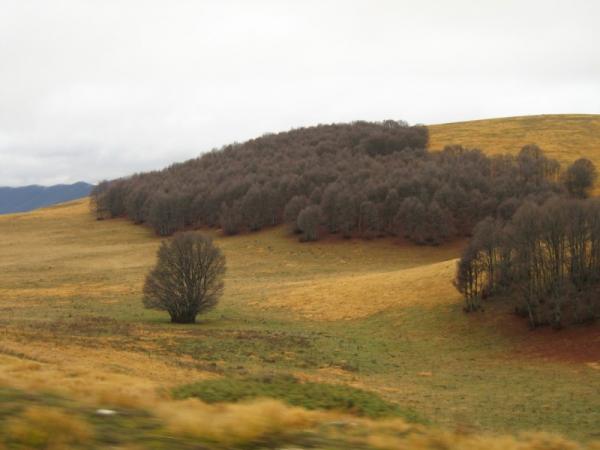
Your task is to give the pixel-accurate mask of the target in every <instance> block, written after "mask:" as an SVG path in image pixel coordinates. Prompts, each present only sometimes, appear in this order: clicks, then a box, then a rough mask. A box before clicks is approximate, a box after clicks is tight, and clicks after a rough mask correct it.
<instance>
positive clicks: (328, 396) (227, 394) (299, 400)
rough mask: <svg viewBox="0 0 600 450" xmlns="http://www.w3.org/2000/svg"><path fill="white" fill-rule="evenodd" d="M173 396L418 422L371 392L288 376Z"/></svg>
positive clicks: (235, 381) (227, 382) (181, 390)
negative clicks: (275, 403) (266, 401)
mask: <svg viewBox="0 0 600 450" xmlns="http://www.w3.org/2000/svg"><path fill="white" fill-rule="evenodd" d="M173 395H174V397H175V398H178V399H183V398H189V397H195V398H198V399H200V400H202V401H205V402H207V403H221V402H240V401H246V400H251V399H256V398H274V399H278V400H281V401H283V402H285V403H288V404H290V405H292V406H301V407H303V408H306V409H324V410H336V411H341V412H350V413H353V414H356V415H359V416H366V417H373V418H375V417H394V416H395V417H404V418H406V419H409V420H412V421H420V419H419V418H418V417H417V415H416V414H415V413H414V412H412V411H408V410H405V409H402V408H400V406H398V405H396V404H394V403H390V402H387V401H385V400H383V399H381V398H380V397H379V396H378V395H377V394H375V393H372V392H368V391H364V390H361V389H356V388H353V387H350V386H346V385H333V384H324V383H312V382H301V381H299V380H298V379H296V378H294V377H293V376H290V375H268V376H262V377H251V378H241V379H239V378H220V379H216V380H207V381H201V382H199V383H195V384H189V385H185V386H181V387H178V388H176V389H175V390H174V391H173Z"/></svg>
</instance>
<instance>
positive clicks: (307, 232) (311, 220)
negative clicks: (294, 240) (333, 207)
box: [298, 205, 321, 242]
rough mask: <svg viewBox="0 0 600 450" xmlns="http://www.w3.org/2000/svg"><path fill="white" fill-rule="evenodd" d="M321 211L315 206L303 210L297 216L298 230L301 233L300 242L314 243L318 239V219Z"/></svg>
mask: <svg viewBox="0 0 600 450" xmlns="http://www.w3.org/2000/svg"><path fill="white" fill-rule="evenodd" d="M320 215H321V210H320V208H319V207H318V206H316V205H310V206H307V207H306V208H304V209H303V210H302V211H301V212H300V215H299V216H298V229H299V230H300V231H301V232H302V235H301V236H300V240H301V241H305V242H306V241H316V240H318V239H319V217H320Z"/></svg>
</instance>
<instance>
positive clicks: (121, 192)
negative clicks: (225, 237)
mask: <svg viewBox="0 0 600 450" xmlns="http://www.w3.org/2000/svg"><path fill="white" fill-rule="evenodd" d="M427 142H428V130H427V128H426V127H424V126H412V127H411V126H408V125H407V124H406V123H403V122H396V121H384V122H352V123H347V124H331V125H317V126H313V127H306V128H300V129H294V130H291V131H287V132H281V133H277V134H269V135H264V136H261V137H259V138H256V139H252V140H249V141H247V142H244V143H239V144H237V143H236V144H232V145H228V146H225V147H223V148H221V149H219V150H215V151H212V152H210V153H207V154H204V155H202V156H200V157H199V158H196V159H192V160H189V161H185V162H182V163H178V164H174V165H172V166H170V167H167V168H165V169H163V170H160V171H155V172H149V173H143V174H136V175H134V176H132V177H128V178H123V179H118V180H113V181H110V182H103V183H101V184H100V185H99V186H98V187H97V188H96V189H95V190H94V192H93V194H92V198H93V200H94V204H95V207H96V208H95V209H96V214H97V216H98V218H101V219H102V218H111V217H127V218H129V219H131V220H132V221H134V222H135V223H138V224H145V225H147V226H150V227H151V228H152V229H153V230H154V231H155V232H156V233H157V234H158V235H161V236H168V235H171V234H173V233H174V232H176V231H178V230H182V229H185V228H187V227H219V228H221V229H222V230H224V231H225V233H227V234H230V235H234V234H237V233H240V232H247V231H258V230H261V229H263V228H268V227H272V226H275V225H279V224H282V223H286V224H288V225H289V226H290V227H291V228H294V229H295V230H296V231H297V232H298V234H299V235H300V236H299V238H300V240H303V241H314V240H319V239H320V238H321V237H323V236H325V235H332V234H338V235H341V236H343V237H345V238H350V237H358V236H360V237H364V238H368V239H370V238H374V237H381V236H396V235H400V236H404V237H406V238H407V239H409V240H410V241H412V242H415V243H418V244H425V245H438V244H440V243H442V242H445V241H451V240H453V239H456V238H460V237H464V236H468V235H469V234H470V233H471V232H472V230H473V227H474V226H475V225H476V224H477V223H478V222H480V221H481V220H482V219H484V218H485V217H487V216H495V217H499V218H502V219H503V220H506V219H507V218H510V217H511V216H512V214H513V213H514V212H515V211H516V210H517V209H518V207H519V205H521V204H522V203H523V202H525V201H531V202H535V203H543V202H544V201H545V200H546V199H547V198H549V197H551V196H562V195H567V194H569V192H568V191H567V189H566V187H565V186H564V185H563V183H562V179H561V178H560V176H559V175H560V170H561V167H560V164H559V163H558V162H557V161H556V160H554V159H552V158H549V157H547V156H546V155H545V154H544V153H543V151H542V150H541V149H540V148H539V147H538V146H536V145H527V146H522V147H519V149H518V155H517V156H516V157H514V156H512V155H504V156H502V157H491V156H489V155H486V154H485V153H483V152H481V151H480V150H477V149H469V148H466V147H464V146H460V145H454V146H449V147H447V148H444V150H442V151H428V150H427V149H426V146H427ZM587 188H588V186H586V187H585V188H584V189H583V191H582V192H584V193H585V191H586V190H587Z"/></svg>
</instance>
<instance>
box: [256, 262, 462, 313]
mask: <svg viewBox="0 0 600 450" xmlns="http://www.w3.org/2000/svg"><path fill="white" fill-rule="evenodd" d="M455 267H456V261H455V259H452V260H448V261H442V262H439V263H433V264H427V265H423V266H419V267H412V268H408V269H400V270H395V271H389V272H383V273H372V274H366V275H363V274H361V273H356V274H352V275H344V276H338V277H335V279H333V280H329V279H325V280H315V281H302V282H297V283H289V284H286V285H284V286H283V287H282V290H284V292H282V293H281V294H280V295H278V296H272V297H269V298H268V299H266V301H264V302H262V303H258V302H257V304H258V305H260V306H262V307H273V306H278V307H282V308H285V309H286V310H288V311H289V310H291V311H295V312H298V313H301V314H302V315H303V316H305V317H307V318H310V319H312V320H350V319H357V318H361V317H368V316H370V315H372V314H375V313H378V312H381V311H384V310H386V309H387V308H390V307H394V308H397V307H403V306H414V305H419V306H423V307H431V306H435V305H442V304H448V302H449V300H454V301H456V300H457V298H458V296H457V294H456V289H455V288H454V287H453V286H452V282H451V281H452V278H453V276H454V271H455Z"/></svg>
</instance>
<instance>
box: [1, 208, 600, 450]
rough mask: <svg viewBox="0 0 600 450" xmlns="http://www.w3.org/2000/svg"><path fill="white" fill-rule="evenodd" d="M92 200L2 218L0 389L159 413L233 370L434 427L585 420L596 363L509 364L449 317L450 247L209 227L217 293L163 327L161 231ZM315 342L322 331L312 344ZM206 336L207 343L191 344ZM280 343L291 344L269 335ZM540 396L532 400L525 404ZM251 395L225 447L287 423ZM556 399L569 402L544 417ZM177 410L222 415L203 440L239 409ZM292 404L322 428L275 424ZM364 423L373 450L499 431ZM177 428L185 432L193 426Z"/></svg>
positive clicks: (194, 416)
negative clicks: (152, 296) (353, 397)
mask: <svg viewBox="0 0 600 450" xmlns="http://www.w3.org/2000/svg"><path fill="white" fill-rule="evenodd" d="M88 208H89V205H88V201H87V200H82V201H77V202H72V203H69V204H65V205H60V206H58V207H54V208H48V209H44V210H39V211H36V212H33V213H29V214H18V215H9V216H3V217H0V311H1V312H2V314H1V315H0V326H1V327H2V333H1V334H0V382H1V383H2V384H4V385H6V386H15V387H21V388H25V389H34V390H49V389H50V390H60V391H61V392H63V393H66V394H68V395H70V396H72V397H74V398H77V399H79V401H81V402H84V401H88V402H89V401H91V402H92V403H95V404H99V405H123V406H129V407H131V406H136V407H142V408H148V409H149V410H152V411H155V412H157V414H159V413H158V411H162V412H161V413H160V415H161V417H162V420H163V421H165V423H167V422H169V420H168V419H167V417H168V416H169V414H172V413H173V414H174V412H173V411H174V410H176V409H177V408H178V405H179V404H178V403H173V402H171V401H169V400H165V395H164V394H165V391H167V390H168V389H169V388H170V387H173V386H175V385H179V384H183V383H187V382H191V381H197V380H199V379H203V378H206V377H210V376H217V375H216V374H215V373H214V372H211V373H208V372H207V371H206V370H205V369H206V367H207V366H211V365H212V366H211V367H213V368H217V369H218V368H222V367H225V368H228V367H229V370H237V367H238V366H242V368H243V370H247V371H250V372H252V371H258V370H264V369H265V368H268V369H273V370H285V371H287V372H293V373H295V374H297V375H298V376H299V377H304V378H305V379H313V380H318V381H322V382H331V383H340V382H341V383H350V384H352V385H355V386H359V387H363V388H367V389H371V390H375V391H377V392H379V393H381V394H382V395H384V396H385V397H386V398H387V399H390V400H394V401H399V402H401V403H402V404H403V405H406V406H408V407H414V408H415V409H417V410H418V412H419V413H422V414H423V415H425V416H427V417H430V418H432V420H434V422H436V423H438V424H441V425H443V426H447V427H454V426H457V425H462V424H466V425H467V426H469V427H472V428H473V429H476V430H481V429H483V430H497V431H498V432H513V431H518V430H521V429H530V428H534V429H538V428H539V427H538V426H537V425H538V423H539V424H540V427H543V429H549V430H558V431H560V432H563V433H564V432H569V433H570V432H573V434H574V435H575V436H576V437H579V436H588V435H589V433H590V432H591V431H592V429H591V428H592V427H591V426H590V423H593V422H594V418H595V417H597V415H594V414H596V413H595V412H594V411H595V410H596V409H595V407H596V406H597V405H598V402H597V401H596V399H595V398H594V396H593V392H595V391H597V388H598V386H599V385H598V377H597V373H598V371H597V370H596V369H594V367H595V364H596V363H597V362H596V361H592V360H589V361H584V363H582V364H579V365H569V364H567V365H564V364H562V363H560V362H559V363H553V362H551V361H550V362H549V361H538V362H535V361H534V362H531V361H528V362H526V363H523V362H521V361H517V360H513V358H512V357H511V356H512V355H511V354H510V353H509V352H510V351H511V350H512V349H513V348H517V347H518V348H521V347H522V344H523V341H520V340H519V339H521V337H518V338H516V340H515V341H514V342H513V341H511V340H507V339H506V338H505V337H502V336H501V335H500V334H499V333H497V330H494V329H491V330H490V329H486V328H485V325H483V326H482V324H481V323H479V321H480V320H481V318H475V317H471V316H465V315H462V314H460V298H459V295H458V294H457V293H456V292H455V291H454V289H453V287H452V286H451V284H450V280H451V278H452V274H453V271H454V261H455V258H456V257H457V255H458V254H459V251H460V248H461V246H462V243H460V242H458V243H456V244H453V245H445V246H441V247H437V248H432V247H417V246H411V245H406V244H403V243H399V242H395V241H394V240H389V239H381V240H374V241H370V242H366V241H361V240H351V241H344V240H341V239H332V240H329V241H322V242H316V243H310V244H299V243H298V242H297V241H296V239H295V237H293V236H290V235H289V232H288V231H287V230H286V229H285V228H283V227H280V228H276V229H271V230H266V231H263V232H260V233H254V234H248V235H242V236H235V237H231V238H223V237H221V236H220V235H218V233H213V234H214V235H215V238H216V240H217V244H218V245H219V246H221V247H222V249H223V251H224V252H225V255H226V257H227V262H228V273H227V277H226V290H225V295H224V297H223V300H222V302H221V304H220V306H219V308H218V310H217V311H216V312H215V313H213V314H212V315H211V316H210V319H209V320H208V321H207V323H203V324H199V325H197V326H195V327H173V326H171V325H169V324H168V323H167V322H166V317H165V316H164V315H163V314H160V313H155V312H149V311H146V310H144V309H143V308H142V305H141V287H142V283H143V279H144V275H145V274H146V272H147V271H148V269H149V268H150V267H151V265H152V264H153V263H154V258H155V252H156V249H157V247H158V245H159V243H160V240H159V239H157V238H156V237H154V236H153V235H152V234H151V232H150V231H149V230H147V229H146V228H144V227H139V226H134V225H132V224H131V223H129V222H126V221H124V220H111V221H96V220H94V219H93V217H92V216H91V215H90V214H89V210H88ZM265 324H266V325H265ZM243 327H245V328H244V329H243V330H242V331H243V333H237V331H238V330H239V329H240V328H243ZM289 328H291V329H289ZM492 328H493V327H492ZM305 330H306V332H305ZM346 330H350V331H346ZM236 333H237V334H236ZM213 334H214V336H213ZM323 336H325V337H323ZM211 338H212V340H211ZM295 339H297V340H295ZM313 339H319V341H318V342H317V343H316V344H315V345H314V346H312V340H313ZM206 341H209V344H210V345H209V346H208V347H203V346H202V345H200V344H203V343H204V342H206ZM295 342H299V343H297V344H294V343H295ZM281 343H283V344H281ZM288 343H289V345H295V347H294V348H288V347H283V348H282V347H280V346H279V345H288ZM197 344H198V345H200V346H199V347H198V349H196V348H195V347H194V345H197ZM220 345H223V347H220ZM190 346H191V350H188V349H189V347H190ZM261 346H262V347H261ZM239 348H241V349H242V351H241V352H240V353H239V356H236V355H235V352H237V351H238V350H239ZM186 352H187V353H186ZM232 352H233V353H234V355H233V356H231V355H230V354H231V353H232ZM503 352H505V353H503ZM338 355H339V356H338ZM215 356H217V357H218V358H222V359H223V360H225V361H222V360H218V361H215ZM229 357H231V360H227V358H229ZM271 360H273V361H275V362H274V363H273V364H271V363H269V361H271ZM288 361H289V363H288ZM358 366H360V367H358ZM209 368H210V367H209ZM359 369H360V370H359ZM217 372H218V370H217ZM556 380H564V382H563V383H562V384H561V383H559V381H556ZM555 381H556V382H555ZM516 388H519V389H521V390H520V391H519V392H518V393H515V394H514V395H512V396H508V397H507V395H506V392H507V390H508V389H516ZM536 389H537V390H536ZM529 391H532V394H531V396H532V398H529V397H523V398H522V399H520V398H519V396H522V395H523V393H524V392H525V393H526V394H527V395H529V394H528V392H529ZM533 391H535V393H533ZM540 393H541V394H540ZM546 394H547V397H543V400H541V401H540V404H539V405H538V403H537V400H536V398H537V397H536V398H533V397H534V396H538V395H546ZM192 403H193V402H191V403H190V404H192ZM258 405H259V406H255V409H254V411H255V412H257V411H263V409H264V410H265V411H267V410H268V411H271V413H267V412H265V416H264V417H263V416H261V414H262V412H261V413H260V414H258V413H257V414H258V416H257V419H256V420H257V422H256V423H255V422H252V423H255V425H252V426H249V430H246V431H243V430H240V432H239V433H240V435H239V436H238V438H237V439H238V440H244V439H253V437H252V436H254V437H256V436H261V435H263V433H266V434H269V433H277V432H278V431H277V430H279V429H281V427H282V426H284V427H287V426H288V425H287V424H288V422H286V421H283V422H281V421H279V422H277V421H275V422H273V423H271V419H268V420H267V418H268V417H271V416H273V415H274V417H276V418H277V419H278V420H279V419H280V418H281V420H283V418H285V417H288V416H287V414H288V412H287V410H285V411H283V410H281V409H279V408H282V406H274V404H273V403H259V404H258ZM529 405H532V408H531V410H529V409H528V408H529ZM188 406H189V405H188ZM538 406H539V408H538ZM534 407H535V409H534ZM554 407H556V408H565V410H564V412H561V414H554V413H553V411H554V410H553V409H552V408H554ZM186 408H188V407H187V406H186ZM194 408H197V409H198V410H195V409H194ZM538 410H542V411H543V414H538V412H536V411H538ZM182 411H183V410H182ZM185 411H188V412H189V413H190V417H189V418H188V419H186V421H183V422H185V423H188V424H191V425H190V427H191V428H193V427H194V425H193V424H194V423H196V421H198V420H201V418H202V417H206V414H209V413H210V414H216V412H222V414H223V416H222V418H219V420H218V421H217V422H218V423H220V424H221V425H220V426H219V427H217V428H209V429H204V431H202V433H201V434H202V436H204V437H210V438H211V439H217V436H220V435H222V434H223V433H227V432H228V431H223V430H228V429H229V428H228V427H230V426H231V425H228V424H231V423H234V422H235V420H236V419H235V418H236V417H242V416H244V414H252V412H251V411H253V410H252V408H248V409H244V408H228V407H225V408H222V409H219V408H216V409H215V408H214V407H213V406H208V405H198V404H196V406H193V407H191V406H190V408H188V409H185ZM190 411H191V412H190ZM272 411H275V413H273V412H272ZM296 413H298V414H299V416H300V417H308V418H309V419H306V420H308V423H309V424H308V425H306V426H308V427H309V428H310V427H313V429H320V427H322V426H325V425H326V424H327V422H326V421H325V422H320V421H319V420H317V421H316V422H314V421H313V419H314V417H316V416H315V415H313V414H312V413H310V414H308V413H306V412H301V411H298V410H296V409H293V408H292V409H291V410H290V411H289V414H290V416H289V417H295V415H296ZM182 414H183V413H182ZM238 414H239V415H238ZM269 414H270V415H271V416H269ZM305 414H308V415H306V416H305ZM553 414H554V415H553ZM513 415H514V416H515V417H517V418H515V419H513V418H512V416H513ZM261 417H262V418H261ZM289 417H288V418H289ZM323 417H324V416H323ZM215 420H216V419H215ZM285 420H287V419H285ZM290 420H291V419H290ZM303 420H304V419H303ZM327 420H330V419H327ZM344 420H349V419H344ZM352 420H355V419H352ZM520 420H524V421H525V422H524V424H521V423H520V422H519V421H520ZM169 423H171V422H169ZM282 423H283V424H284V425H281V424H282ZM293 423H296V422H293ZM297 423H298V424H299V425H298V427H299V428H298V429H301V428H302V427H304V426H305V422H302V421H300V422H297ZM361 423H362V424H363V425H361V426H363V427H367V428H366V429H367V431H365V432H364V433H363V435H362V437H356V439H358V440H359V441H360V440H361V439H362V441H360V442H363V441H364V439H366V437H365V436H366V435H369V436H371V437H370V439H372V440H373V441H372V442H369V445H372V446H375V447H378V448H403V446H404V448H412V447H407V446H408V445H409V444H410V445H413V444H414V445H415V446H416V445H417V443H418V445H420V446H421V448H435V445H436V444H435V442H437V441H436V440H441V442H442V443H444V445H446V444H447V443H448V442H452V443H453V445H454V444H456V445H455V446H456V447H457V448H465V449H471V448H473V449H476V448H492V447H485V445H491V444H490V442H492V440H494V439H496V437H494V436H487V435H486V436H485V437H482V436H481V435H479V434H478V435H476V436H468V435H464V434H461V433H450V434H448V435H446V434H443V435H442V434H438V432H437V431H436V432H432V433H433V434H428V436H429V437H427V438H425V437H422V438H419V439H421V440H420V441H418V442H417V441H411V440H410V439H418V438H417V437H412V438H410V439H409V438H408V437H401V436H400V437H399V436H398V433H399V430H400V429H401V428H402V427H401V426H400V425H398V424H397V425H398V426H394V427H392V428H393V430H392V431H389V432H387V431H385V432H383V431H381V430H380V429H379V428H377V427H380V426H382V425H381V423H380V422H361ZM294 426H295V425H294ZM294 426H292V425H290V426H289V427H290V428H294ZM402 426H403V427H406V426H408V427H412V425H406V424H403V425H402ZM173 427H174V428H173V430H178V431H177V433H183V434H189V427H188V428H187V430H188V431H185V430H184V429H183V428H186V427H183V425H182V427H183V428H177V426H175V425H173ZM278 427H279V428H278ZM411 429H412V428H411ZM219 430H221V431H219ZM252 430H254V431H252ZM363 431H364V429H363ZM173 432H174V433H175V431H173ZM211 433H212V434H211ZM245 433H247V434H245ZM365 433H366V434H365ZM421 433H425V434H426V433H428V432H426V431H424V430H421ZM211 436H212V437H211ZM415 436H416V435H415ZM433 436H436V437H433ZM488 439H489V440H490V441H488ZM502 439H505V441H502V442H507V443H509V444H510V445H509V444H506V445H507V446H506V448H521V449H526V448H532V449H533V448H536V447H535V446H532V445H534V444H531V442H532V441H523V440H522V439H521V438H514V437H504V438H502ZM494 442H496V441H494ZM498 442H500V441H498ZM523 442H527V444H524V443H523ZM448 445H449V444H448ZM527 445H529V447H527ZM536 445H537V444H536ZM386 446H387V447H386ZM461 446H462V447H461ZM417 448H418V447H417Z"/></svg>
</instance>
